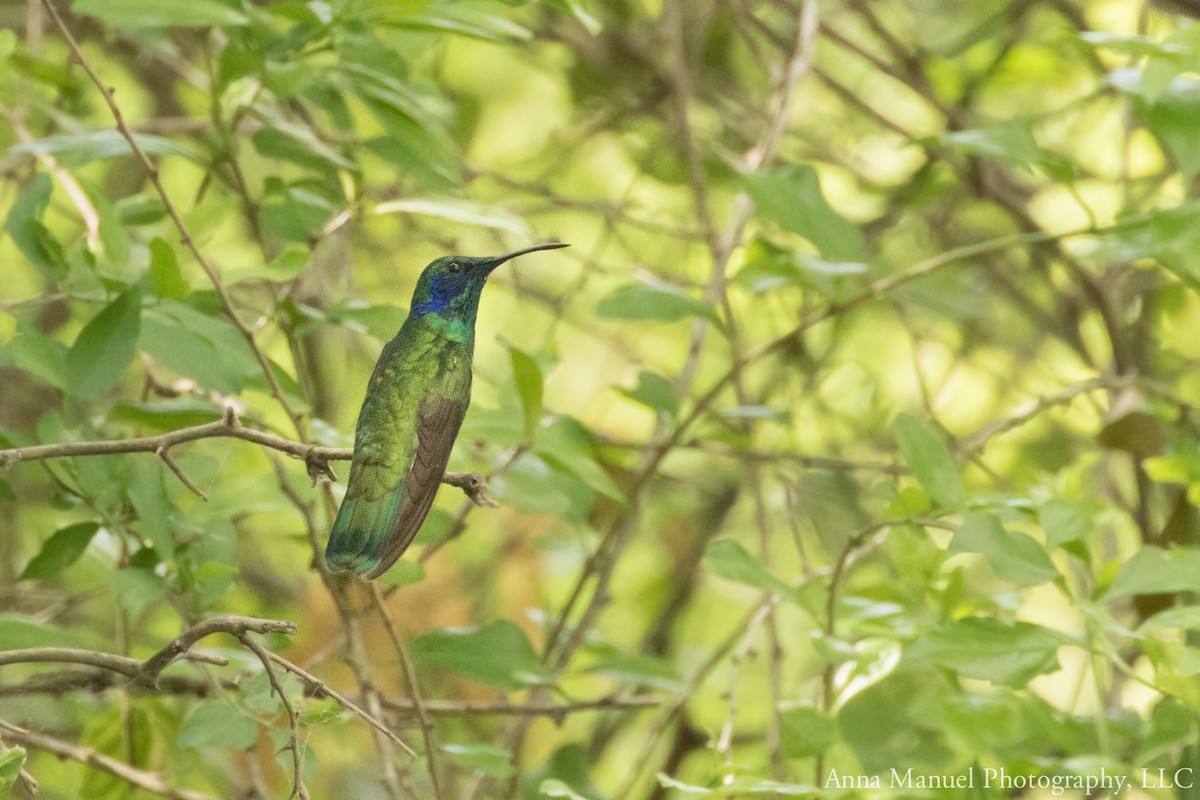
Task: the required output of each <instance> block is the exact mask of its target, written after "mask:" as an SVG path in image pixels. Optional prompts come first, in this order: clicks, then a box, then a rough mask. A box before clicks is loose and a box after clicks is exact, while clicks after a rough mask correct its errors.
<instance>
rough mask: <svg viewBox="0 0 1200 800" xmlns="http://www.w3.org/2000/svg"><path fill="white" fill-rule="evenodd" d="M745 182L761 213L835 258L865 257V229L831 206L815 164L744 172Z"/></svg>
mask: <svg viewBox="0 0 1200 800" xmlns="http://www.w3.org/2000/svg"><path fill="white" fill-rule="evenodd" d="M741 179H742V185H743V186H745V188H746V191H747V192H748V193H749V194H750V197H751V198H753V200H754V206H755V208H756V209H757V211H758V214H759V216H761V217H763V218H765V219H769V220H771V221H772V222H774V223H776V224H777V225H779V226H780V227H781V228H783V229H784V230H787V231H791V232H792V233H796V234H799V235H800V236H803V237H804V238H805V239H807V240H808V241H810V242H812V244H813V246H814V247H816V248H817V251H818V252H819V253H820V254H821V255H822V256H824V257H826V258H828V259H830V260H832V261H854V262H858V261H862V260H863V257H864V255H865V253H866V248H865V246H864V243H863V236H862V232H861V231H860V230H859V229H858V226H856V225H854V224H853V223H851V222H849V221H848V220H847V219H846V218H845V217H843V216H842V215H841V214H839V213H837V212H836V211H834V210H833V208H831V207H830V205H829V203H828V201H826V199H825V195H824V194H823V193H822V192H821V181H820V179H819V178H818V177H817V173H816V170H814V169H813V168H812V167H807V166H798V165H791V166H787V167H779V168H777V169H770V170H759V171H757V172H744V173H742V175H741Z"/></svg>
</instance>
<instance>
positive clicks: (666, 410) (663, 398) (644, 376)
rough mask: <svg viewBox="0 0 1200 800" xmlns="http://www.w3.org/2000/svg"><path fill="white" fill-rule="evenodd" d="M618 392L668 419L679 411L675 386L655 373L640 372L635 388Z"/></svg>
mask: <svg viewBox="0 0 1200 800" xmlns="http://www.w3.org/2000/svg"><path fill="white" fill-rule="evenodd" d="M620 392H621V394H623V395H625V396H626V397H628V398H629V399H630V400H633V401H635V402H638V403H641V404H642V405H644V406H646V407H647V408H651V409H653V410H655V411H657V412H658V413H660V414H664V415H666V416H668V417H673V416H675V412H676V411H677V410H679V397H678V395H676V393H675V385H674V384H672V383H671V381H669V380H667V379H666V378H664V377H663V376H662V375H659V374H658V373H657V372H650V371H649V370H642V371H640V372H639V373H638V382H637V386H635V387H633V388H632V389H621V390H620Z"/></svg>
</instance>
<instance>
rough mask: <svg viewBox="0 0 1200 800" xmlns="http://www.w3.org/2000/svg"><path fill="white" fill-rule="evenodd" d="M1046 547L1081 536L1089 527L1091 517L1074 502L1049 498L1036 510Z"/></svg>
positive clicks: (1064, 542)
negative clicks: (1044, 536)
mask: <svg viewBox="0 0 1200 800" xmlns="http://www.w3.org/2000/svg"><path fill="white" fill-rule="evenodd" d="M1038 518H1039V519H1040V521H1041V524H1042V531H1043V532H1044V533H1045V534H1046V546H1047V547H1059V546H1061V545H1064V544H1066V543H1068V542H1073V541H1076V540H1077V539H1080V538H1082V537H1083V536H1084V535H1085V534H1086V533H1087V532H1088V530H1090V529H1091V518H1090V517H1089V516H1088V515H1087V514H1086V513H1085V512H1084V510H1083V509H1082V508H1080V507H1079V506H1078V505H1076V504H1075V503H1072V502H1069V501H1067V500H1049V501H1047V502H1046V503H1045V504H1044V505H1043V506H1042V507H1041V509H1040V510H1039V511H1038Z"/></svg>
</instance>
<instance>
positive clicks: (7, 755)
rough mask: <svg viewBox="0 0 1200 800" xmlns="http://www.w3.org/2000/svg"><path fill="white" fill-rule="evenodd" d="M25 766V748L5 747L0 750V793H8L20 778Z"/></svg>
mask: <svg viewBox="0 0 1200 800" xmlns="http://www.w3.org/2000/svg"><path fill="white" fill-rule="evenodd" d="M24 766H25V748H23V747H6V748H4V749H0V792H5V791H8V790H9V789H12V787H13V786H15V785H16V784H17V781H18V780H19V779H20V777H21V768H22V767H24Z"/></svg>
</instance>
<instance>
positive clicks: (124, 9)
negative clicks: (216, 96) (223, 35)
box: [71, 0, 250, 28]
mask: <svg viewBox="0 0 1200 800" xmlns="http://www.w3.org/2000/svg"><path fill="white" fill-rule="evenodd" d="M71 10H72V11H73V12H75V13H76V14H88V15H90V16H93V17H96V18H97V19H99V20H101V21H102V22H106V23H108V24H109V25H115V26H117V27H119V28H177V27H208V26H212V25H246V24H248V23H249V22H250V20H249V18H248V17H246V15H245V14H243V13H242V12H241V11H239V10H238V8H237V5H236V4H235V3H231V2H230V3H226V2H222V1H221V0H187V2H185V3H161V2H156V1H155V0H74V2H72V3H71Z"/></svg>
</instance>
